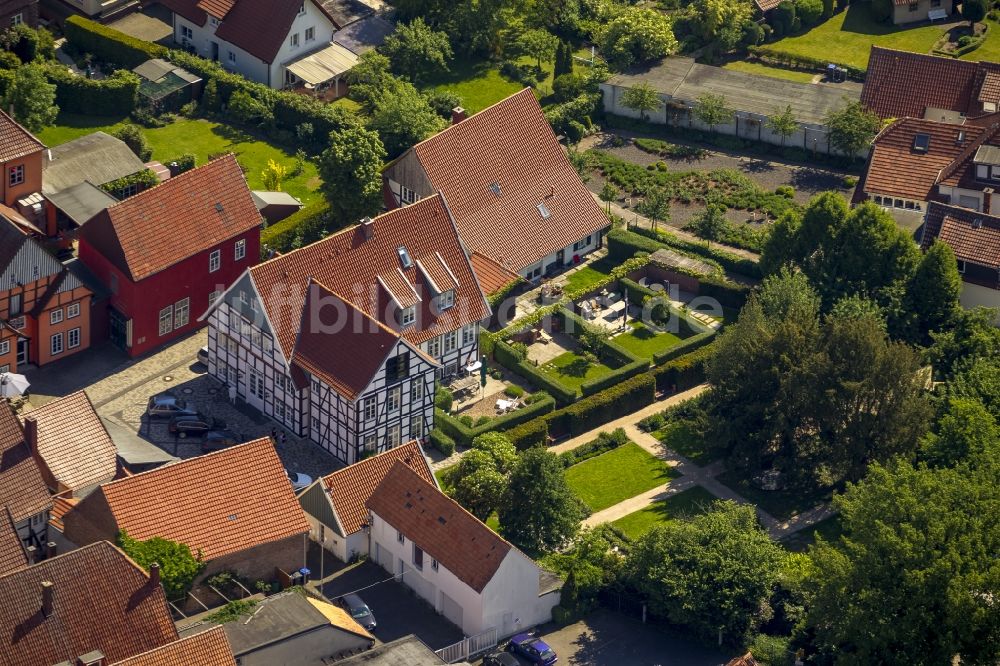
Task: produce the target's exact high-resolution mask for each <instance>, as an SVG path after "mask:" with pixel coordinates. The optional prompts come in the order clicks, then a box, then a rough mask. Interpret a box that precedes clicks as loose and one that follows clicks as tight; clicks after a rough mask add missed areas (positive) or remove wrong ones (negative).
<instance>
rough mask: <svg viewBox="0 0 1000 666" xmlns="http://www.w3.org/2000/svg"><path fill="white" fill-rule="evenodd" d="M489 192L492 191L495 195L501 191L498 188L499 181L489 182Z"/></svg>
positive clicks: (498, 194)
mask: <svg viewBox="0 0 1000 666" xmlns="http://www.w3.org/2000/svg"><path fill="white" fill-rule="evenodd" d="M490 192H492V193H493V194H495V195H497V196H500V194H501V193H502V192H503V190H501V189H500V183H490Z"/></svg>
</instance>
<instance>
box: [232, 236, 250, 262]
mask: <svg viewBox="0 0 1000 666" xmlns="http://www.w3.org/2000/svg"><path fill="white" fill-rule="evenodd" d="M234 251H235V253H236V255H235V256H236V261H239V260H240V259H242V258H243V257H245V256H247V239H246V238H241V239H239V240H238V241H236V246H235V250H234Z"/></svg>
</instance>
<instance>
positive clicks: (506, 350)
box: [493, 340, 577, 406]
mask: <svg viewBox="0 0 1000 666" xmlns="http://www.w3.org/2000/svg"><path fill="white" fill-rule="evenodd" d="M493 358H494V359H496V362H497V363H499V364H500V365H502V366H503V367H505V368H507V369H508V370H510V371H511V372H516V373H517V374H519V375H521V376H522V377H524V378H525V379H527V380H528V381H530V382H531V383H532V384H534V385H535V387H536V388H539V389H542V390H544V391H547V392H548V393H549V394H550V395H552V397H553V398H555V401H556V402H557V403H558V404H559V405H560V406H563V405H568V404H570V403H571V402H573V401H574V400H576V397H577V395H576V391H574V390H573V389H571V388H569V387H568V386H566V385H565V384H563V383H562V382H560V381H559V380H557V379H555V378H553V377H550V376H548V375H547V374H545V373H544V372H542V371H541V370H539V369H538V368H536V367H535V366H534V364H533V363H531V362H530V361H527V360H524V359H522V358H521V357H520V356H518V355H517V353H516V352H515V351H514V349H513V348H512V347H511V346H510V345H509V344H508V343H507V342H505V341H503V340H496V342H495V343H494V344H493Z"/></svg>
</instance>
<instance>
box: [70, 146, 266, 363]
mask: <svg viewBox="0 0 1000 666" xmlns="http://www.w3.org/2000/svg"><path fill="white" fill-rule="evenodd" d="M260 220H261V217H260V213H259V212H258V211H257V206H256V205H255V204H254V201H253V198H252V197H251V195H250V190H249V188H248V187H247V183H246V180H245V179H244V177H243V172H242V170H241V169H240V166H239V164H237V162H236V158H235V157H234V156H233V155H227V156H226V157H221V158H219V159H217V160H214V161H212V162H209V163H208V164H206V165H204V166H202V167H199V168H197V169H194V170H192V171H188V172H186V173H183V174H181V175H179V176H176V177H174V178H171V179H170V180H167V181H166V182H164V183H162V184H160V185H157V186H156V187H154V188H152V189H149V190H146V191H145V192H141V193H139V194H137V195H136V196H134V197H131V198H129V199H126V200H125V201H122V202H120V203H117V204H115V205H114V206H111V207H109V208H107V209H106V210H104V211H102V212H100V213H98V214H97V215H95V216H94V217H93V218H92V219H91V220H89V221H88V222H87V223H86V224H85V225H84V226H83V227H82V228H81V230H80V249H79V254H80V260H81V261H82V262H83V263H84V264H85V265H86V266H87V267H88V268H89V269H90V270H91V271H93V273H94V274H95V275H96V276H97V278H98V279H99V280H101V282H103V283H104V284H105V285H106V286H107V287H108V289H109V290H110V291H111V298H110V303H109V312H108V317H109V331H110V336H111V341H112V342H114V343H115V344H116V345H118V346H119V347H121V348H122V349H124V350H125V351H126V352H128V354H129V355H130V356H138V355H140V354H143V353H145V352H147V351H149V350H151V349H154V348H155V347H158V346H160V345H161V344H163V343H165V342H167V341H169V340H172V339H174V338H177V337H179V336H181V335H184V334H186V333H189V332H191V331H193V330H195V329H196V328H198V327H200V326H201V325H202V324H201V323H200V322H199V321H198V316H199V315H200V314H201V313H203V312H205V311H206V310H207V309H208V306H209V304H210V303H211V302H212V301H213V300H214V299H215V298H217V297H218V296H219V295H220V294H221V293H222V292H223V291H224V290H225V289H226V287H227V286H228V285H230V284H232V283H233V282H234V281H235V280H236V278H238V277H239V276H240V275H241V274H242V273H243V271H244V270H245V269H247V268H249V267H250V266H253V265H254V264H256V263H257V260H258V258H259V257H260Z"/></svg>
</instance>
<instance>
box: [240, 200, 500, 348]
mask: <svg viewBox="0 0 1000 666" xmlns="http://www.w3.org/2000/svg"><path fill="white" fill-rule="evenodd" d="M366 228H367V229H368V232H366V231H365V229H366ZM366 233H370V234H371V237H370V238H368V237H366ZM400 246H403V247H405V248H406V250H407V252H408V254H409V255H410V256H411V257H413V258H419V257H424V256H428V255H432V254H434V253H440V255H441V257H442V259H443V260H444V262H445V263H446V264H447V265H448V268H449V269H450V270H451V272H452V274H454V276H455V278H456V280H457V282H458V284H459V287H458V289H457V290H456V292H455V306H454V307H452V308H448V309H447V310H444V311H441V312H437V310H436V307H434V305H433V300H434V299H433V298H431V296H432V295H433V294H432V293H431V291H430V287H429V285H427V284H426V281H425V280H424V278H423V277H422V276H421V275H420V274H419V269H418V268H417V267H416V265H413V266H411V267H409V268H403V266H402V263H401V261H400V257H399V247H400ZM397 269H398V270H401V271H402V273H403V275H404V276H405V279H406V282H407V283H408V284H409V285H410V286H411V288H412V289H414V290H416V291H417V293H418V294H420V295H421V303H420V306H419V307H418V309H417V322H416V324H415V325H413V326H409V327H407V328H406V329H405V330H404V331H403V338H405V339H406V340H407V341H408V342H410V343H411V344H414V345H418V344H420V343H421V342H424V341H425V340H427V339H429V338H432V337H434V336H437V335H441V334H442V333H446V332H448V331H453V330H455V329H457V328H460V327H461V326H464V325H466V324H471V323H473V322H478V321H481V320H482V319H485V318H486V317H488V316H489V314H490V310H489V305H487V303H486V299H485V297H484V296H483V293H482V291H481V290H480V289H479V284H478V282H477V280H476V277H475V275H474V274H473V272H472V266H471V264H470V263H469V260H468V258H467V257H466V255H465V251H464V248H463V246H462V242H461V240H459V237H458V232H457V230H456V229H455V225H454V222H453V221H452V219H451V217H450V215H449V214H448V210H447V207H446V206H445V204H444V202H443V201H442V199H441V198H440V197H439V196H433V197H427V198H426V199H423V200H421V201H419V202H417V203H416V204H414V205H412V206H407V207H405V208H399V209H396V210H393V211H390V212H388V213H385V214H383V215H380V216H378V217H376V218H375V219H374V220H373V221H372V222H371V223H370V224H369V225H368V226H367V227H365V226H364V225H357V226H355V227H351V228H349V229H345V230H344V231H341V232H339V233H336V234H333V235H331V236H327V237H326V238H324V239H323V240H321V241H317V242H316V243H313V244H312V245H308V246H306V247H303V248H301V249H298V250H295V251H293V252H289V253H288V254H285V255H282V256H280V257H277V258H275V259H272V260H270V261H267V262H264V263H262V264H259V265H258V266H254V267H253V268H251V269H250V275H251V277H252V278H253V282H254V286H255V287H256V290H257V293H258V294H259V295H260V296H261V298H262V299H263V303H264V309H265V311H266V313H267V317H268V321H269V322H270V323H271V324H272V325H273V326H274V329H275V331H274V332H275V339H276V341H277V343H278V345H279V346H280V348H281V350H282V351H283V352H284V354H285V357H286V358H291V357H292V354H293V351H294V349H295V345H296V340H297V338H298V335H299V330H300V325H301V322H302V321H303V309H302V307H301V306H300V304H301V303H303V299H304V296H305V293H306V285H307V284H308V282H309V279H310V278H312V279H313V280H314V281H315V282H318V283H320V284H322V285H323V286H324V287H325V288H326V289H328V290H329V291H331V292H333V293H335V294H339V295H340V296H341V297H343V298H346V299H349V300H350V302H351V303H352V304H353V305H354V306H355V307H356V308H358V309H359V310H360V311H362V312H364V313H365V314H367V315H368V316H370V317H373V318H376V319H378V320H379V321H381V322H382V323H383V324H386V325H387V326H390V327H395V326H396V324H395V322H394V321H387V318H388V317H387V308H386V306H387V305H388V301H387V299H388V296H386V295H384V291H383V290H381V289H379V288H378V286H377V285H378V278H379V277H380V276H381V277H383V278H385V277H386V276H390V275H392V274H393V273H398V270H397ZM402 279H403V278H402V277H400V282H401V281H402ZM391 288H392V291H393V293H395V294H397V295H398V296H402V295H403V291H404V289H403V287H402V286H394V287H391ZM380 294H382V296H380Z"/></svg>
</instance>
